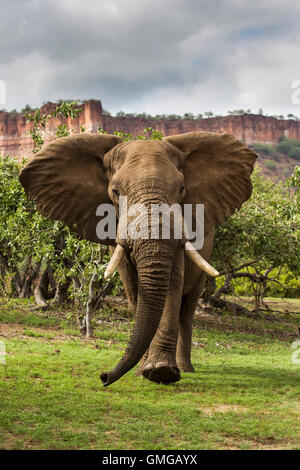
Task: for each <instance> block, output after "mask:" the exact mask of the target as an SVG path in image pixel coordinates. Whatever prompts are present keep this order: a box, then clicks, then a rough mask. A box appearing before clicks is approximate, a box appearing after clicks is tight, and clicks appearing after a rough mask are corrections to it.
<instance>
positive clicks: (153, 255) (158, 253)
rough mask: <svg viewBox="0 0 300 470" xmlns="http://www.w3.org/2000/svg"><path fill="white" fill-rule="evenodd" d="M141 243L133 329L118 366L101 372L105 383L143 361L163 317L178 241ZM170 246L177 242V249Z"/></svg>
mask: <svg viewBox="0 0 300 470" xmlns="http://www.w3.org/2000/svg"><path fill="white" fill-rule="evenodd" d="M158 243H159V247H158ZM141 245H142V246H140V247H139V249H138V251H137V252H136V267H137V273H138V299H137V310H136V315H135V324H134V328H133V332H132V335H131V338H130V340H129V343H128V346H127V349H126V351H125V353H124V356H123V357H122V359H121V360H120V362H119V363H118V365H117V366H116V367H115V369H114V370H113V371H111V372H103V373H102V374H101V380H102V383H103V385H104V386H107V385H110V384H111V383H113V382H115V381H116V380H118V379H119V378H120V377H122V375H124V374H125V373H126V372H128V371H129V370H130V369H131V368H132V367H134V366H135V365H136V364H137V363H138V362H139V360H140V359H141V358H142V356H143V354H144V353H145V352H146V350H147V349H148V347H149V346H150V344H151V341H152V339H153V338H154V336H155V333H156V331H157V328H158V326H159V322H160V319H161V317H162V313H163V309H164V304H165V300H166V296H167V293H168V289H169V282H170V276H171V269H172V265H173V262H174V258H175V253H176V245H177V243H176V242H175V241H173V242H172V241H171V242H170V240H168V241H166V240H161V241H160V242H157V241H156V242H155V243H153V241H152V240H148V241H147V242H146V241H144V242H142V243H141ZM170 245H174V247H173V249H170ZM158 248H159V250H158Z"/></svg>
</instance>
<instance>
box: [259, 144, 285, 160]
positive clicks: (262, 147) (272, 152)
mask: <svg viewBox="0 0 300 470" xmlns="http://www.w3.org/2000/svg"><path fill="white" fill-rule="evenodd" d="M252 148H253V149H254V150H255V152H257V153H258V154H259V155H260V156H261V157H262V158H265V157H266V156H268V157H269V158H270V159H271V160H275V161H277V162H278V161H279V160H280V157H281V155H280V153H279V152H278V151H277V150H276V148H275V146H274V145H271V144H265V143H263V142H255V143H254V144H253V145H252Z"/></svg>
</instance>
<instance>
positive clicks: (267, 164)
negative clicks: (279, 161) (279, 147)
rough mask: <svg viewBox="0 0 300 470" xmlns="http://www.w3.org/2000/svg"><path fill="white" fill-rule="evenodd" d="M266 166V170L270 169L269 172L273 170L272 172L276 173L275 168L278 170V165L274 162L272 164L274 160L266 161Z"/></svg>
mask: <svg viewBox="0 0 300 470" xmlns="http://www.w3.org/2000/svg"><path fill="white" fill-rule="evenodd" d="M265 166H266V168H268V170H271V171H274V170H275V168H276V165H275V163H274V162H272V160H266V161H265Z"/></svg>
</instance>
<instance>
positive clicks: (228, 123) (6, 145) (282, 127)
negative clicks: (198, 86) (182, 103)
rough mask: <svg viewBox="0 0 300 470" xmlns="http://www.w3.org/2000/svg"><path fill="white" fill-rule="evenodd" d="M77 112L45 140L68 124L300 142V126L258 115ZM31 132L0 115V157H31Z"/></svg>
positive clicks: (47, 109) (22, 122)
mask: <svg viewBox="0 0 300 470" xmlns="http://www.w3.org/2000/svg"><path fill="white" fill-rule="evenodd" d="M55 107H56V104H54V103H47V104H45V105H43V106H42V107H41V108H40V110H41V112H42V113H45V114H50V113H51V111H53V110H54V109H55ZM80 108H82V109H83V111H82V113H80V114H79V116H78V117H77V118H75V119H73V120H70V119H69V120H67V121H66V120H63V119H61V118H60V117H56V118H54V117H52V118H51V119H50V121H49V122H48V124H47V127H46V133H45V136H44V137H45V140H47V139H49V136H51V135H54V134H55V130H56V129H57V127H58V125H60V124H62V123H67V124H68V125H69V126H70V128H72V129H73V131H74V132H80V127H81V126H84V127H85V130H86V132H97V129H98V127H99V126H100V127H102V128H103V129H104V130H105V131H106V132H108V133H113V132H114V131H116V130H117V131H120V132H122V131H123V132H125V133H130V134H132V135H134V136H137V135H140V134H142V133H143V130H144V129H145V128H146V127H153V128H154V129H156V130H158V131H161V132H163V134H164V135H165V136H167V135H173V134H181V133H184V132H190V131H209V132H220V133H223V132H228V133H231V134H234V135H235V136H236V137H237V138H238V139H241V140H243V141H244V142H245V143H246V144H248V145H251V144H253V143H254V142H265V143H270V144H275V143H277V142H278V141H279V139H280V137H282V136H286V137H289V138H292V139H297V140H300V122H298V121H294V120H291V119H290V120H278V119H276V118H274V117H267V116H262V115H257V114H244V115H241V116H224V117H214V118H207V119H195V120H183V119H182V120H169V119H161V120H156V119H142V118H134V117H112V116H107V115H105V114H103V112H102V105H101V102H100V101H95V100H91V101H88V102H86V103H85V104H82V105H80ZM31 129H32V124H31V123H27V122H26V118H25V116H24V115H23V114H21V113H7V112H0V153H2V154H4V155H6V154H9V155H11V156H16V157H18V158H20V159H21V158H23V157H28V156H30V155H31V154H32V148H33V143H32V138H31V136H30V130H31Z"/></svg>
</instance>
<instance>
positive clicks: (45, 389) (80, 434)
mask: <svg viewBox="0 0 300 470" xmlns="http://www.w3.org/2000/svg"><path fill="white" fill-rule="evenodd" d="M290 302H292V301H290ZM73 317H74V315H73V314H72V312H65V311H64V312H63V311H58V312H49V313H45V312H32V311H31V310H30V305H29V302H26V301H22V302H20V301H16V300H13V301H9V302H4V301H2V302H0V340H2V341H4V343H5V347H6V351H7V357H6V365H3V364H0V403H1V407H0V448H1V449H147V450H156V449H188V450H190V449H299V448H300V419H299V418H300V364H299V365H297V364H293V363H292V360H291V354H292V350H291V344H292V342H293V341H295V340H297V339H300V338H299V336H298V328H299V327H300V315H298V316H297V315H294V316H293V315H282V316H278V320H277V321H271V320H270V319H264V320H263V319H261V320H260V319H252V318H241V317H232V316H230V315H226V314H224V315H221V316H220V315H208V314H206V315H200V316H198V317H197V319H196V321H195V329H194V338H193V342H194V343H193V353H192V355H193V363H194V366H195V369H196V373H195V374H188V373H183V374H182V380H181V381H180V382H178V383H175V384H171V385H168V386H163V385H158V384H155V383H152V382H149V381H147V380H145V379H143V378H136V377H135V375H134V370H132V371H130V372H129V373H128V374H126V375H125V376H124V377H123V378H122V379H120V380H119V381H118V382H116V383H115V384H113V385H111V386H110V387H108V388H104V387H102V385H101V383H100V380H99V373H100V371H101V370H102V371H103V370H110V369H111V368H112V367H113V366H114V365H115V364H116V363H117V361H118V359H119V358H120V356H121V354H122V351H123V350H124V348H125V345H126V342H127V340H128V336H129V331H130V327H131V324H130V323H129V322H128V320H127V315H126V311H121V312H120V311H115V310H112V309H107V310H105V311H104V312H102V314H101V316H99V317H98V319H97V328H96V338H95V340H86V339H83V338H81V337H80V336H79V335H78V333H77V329H76V325H75V324H74V322H73ZM111 320H113V322H111Z"/></svg>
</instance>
